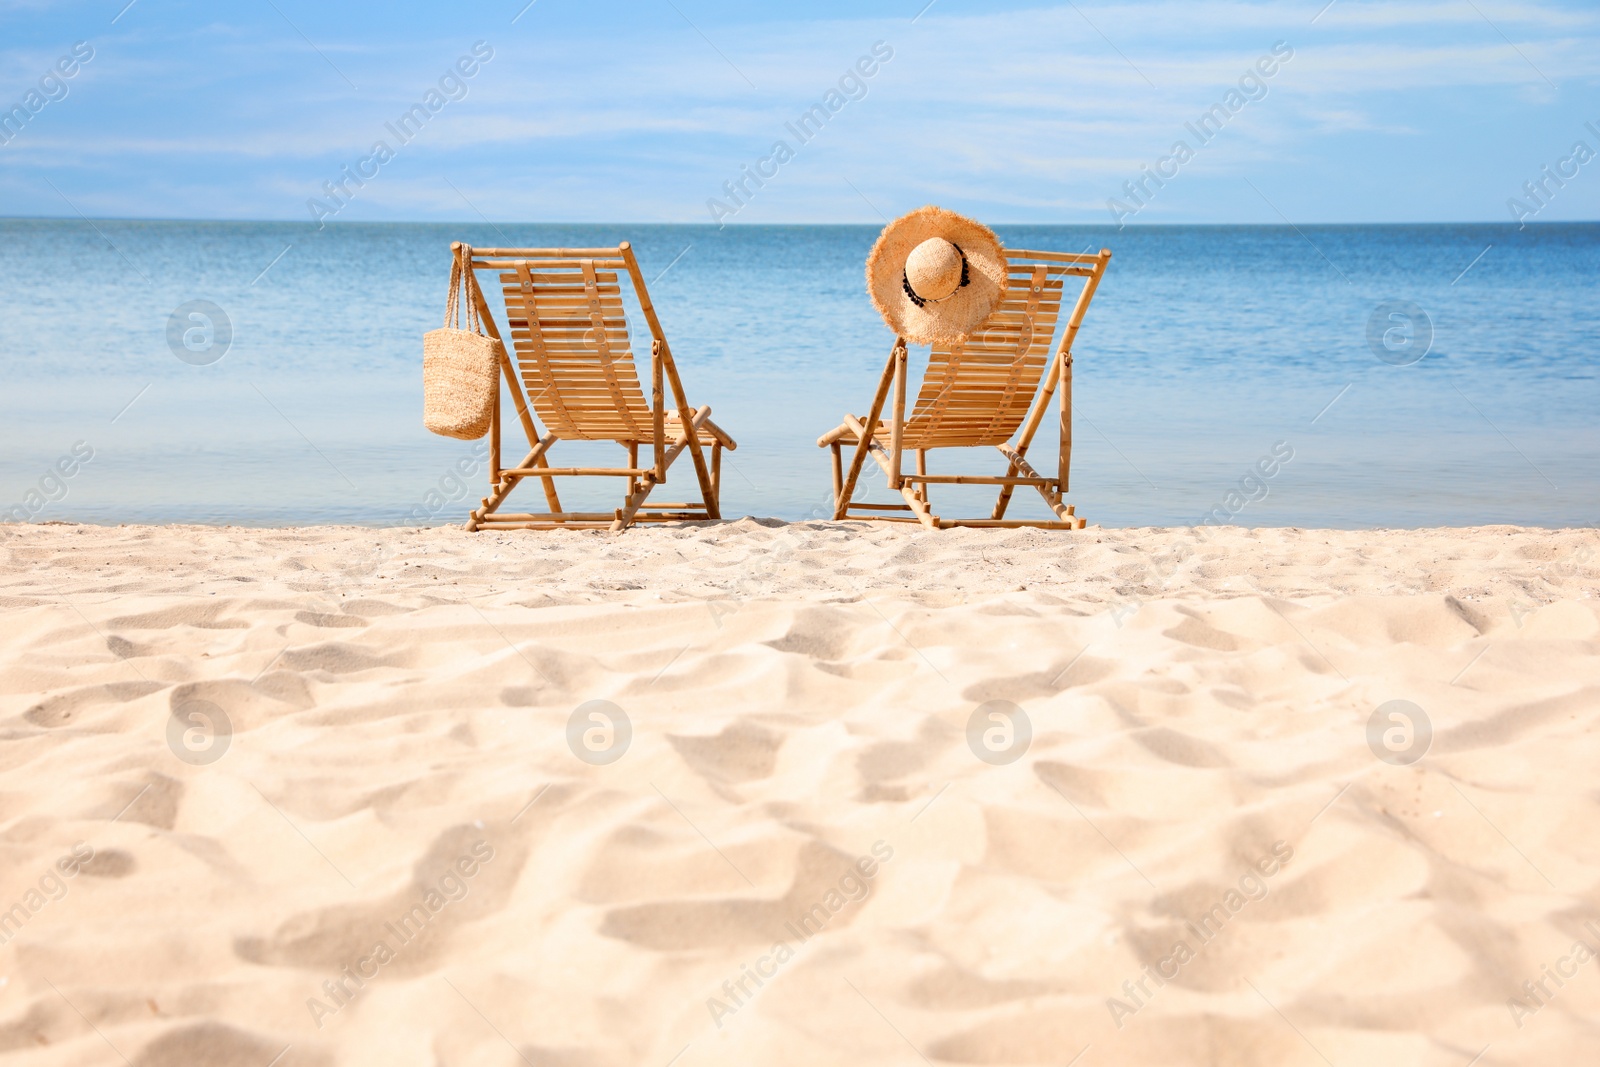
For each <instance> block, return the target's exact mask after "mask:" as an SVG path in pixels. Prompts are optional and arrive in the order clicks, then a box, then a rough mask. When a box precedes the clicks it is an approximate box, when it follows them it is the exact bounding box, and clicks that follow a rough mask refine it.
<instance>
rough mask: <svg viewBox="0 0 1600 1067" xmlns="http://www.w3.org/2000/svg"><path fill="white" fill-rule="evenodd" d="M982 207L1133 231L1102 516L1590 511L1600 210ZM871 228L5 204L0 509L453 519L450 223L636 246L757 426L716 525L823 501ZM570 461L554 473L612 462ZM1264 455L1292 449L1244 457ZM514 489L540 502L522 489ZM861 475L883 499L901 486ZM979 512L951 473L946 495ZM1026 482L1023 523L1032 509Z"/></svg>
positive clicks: (1099, 403)
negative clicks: (1263, 216)
mask: <svg viewBox="0 0 1600 1067" xmlns="http://www.w3.org/2000/svg"><path fill="white" fill-rule="evenodd" d="M997 229H998V230H999V232H1000V233H1001V235H1002V237H1003V238H1004V239H1005V241H1006V242H1007V243H1008V244H1010V245H1012V246H1013V247H1035V248H1048V249H1057V250H1062V251H1071V252H1077V251H1084V250H1093V249H1098V248H1100V247H1102V246H1105V247H1108V248H1110V249H1112V251H1113V253H1114V258H1113V260H1112V263H1111V267H1110V270H1109V272H1108V274H1107V276H1106V280H1105V282H1104V284H1103V285H1102V287H1101V289H1100V294H1099V296H1098V297H1097V299H1096V300H1095V303H1094V306H1093V307H1092V309H1091V310H1090V312H1089V316H1088V319H1087V321H1086V323H1085V326H1084V329H1083V332H1082V334H1081V336H1080V339H1079V343H1078V345H1077V362H1076V368H1077V369H1076V394H1075V397H1076V404H1077V420H1076V425H1077V440H1076V449H1075V454H1074V467H1073V482H1072V493H1071V499H1073V500H1075V501H1076V503H1077V505H1078V512H1079V514H1081V515H1084V516H1086V517H1087V518H1088V519H1089V520H1090V521H1091V522H1099V523H1104V524H1106V525H1113V526H1129V525H1146V524H1155V525H1173V524H1187V523H1192V522H1195V521H1197V520H1199V519H1200V518H1201V517H1202V516H1203V515H1204V514H1206V513H1207V512H1208V511H1209V510H1210V509H1214V508H1222V509H1224V510H1225V512H1227V513H1229V514H1231V515H1233V521H1234V522H1237V523H1241V524H1246V525H1267V526H1288V525H1294V526H1330V527H1360V526H1374V525H1384V526H1430V525H1468V524H1478V523H1519V524H1529V525H1543V526H1566V525H1578V524H1591V523H1595V522H1596V521H1600V419H1597V418H1596V411H1597V409H1600V380H1597V368H1600V355H1597V348H1600V299H1597V297H1596V282H1597V280H1600V225H1540V226H1529V227H1528V228H1527V229H1526V230H1522V231H1519V230H1517V229H1516V228H1515V227H1514V226H1510V225H1504V226H1501V225H1458V226H1449V225H1444V226H1306V227H1302V228H1300V229H1295V228H1293V227H1159V228H1158V227H1148V228H1146V227H1140V228H1130V229H1127V230H1125V231H1123V232H1121V233H1117V232H1115V231H1113V230H1111V229H1109V228H1105V227H1073V226H1066V227H1025V226H1000V227H997ZM875 236H876V227H854V226H792V227H782V226H774V227H768V226H729V227H728V228H726V229H724V230H721V231H718V230H716V229H713V228H711V227H703V226H644V225H617V226H612V225H584V226H555V225H501V226H493V225H464V224H463V225H336V226H329V227H328V228H327V229H326V230H324V231H321V232H317V231H314V230H312V229H310V228H309V227H307V226H305V225H301V224H293V223H282V224H279V223H194V222H128V221H121V222H116V221H95V222H93V223H90V222H85V221H83V220H66V221H53V220H17V221H0V367H3V369H4V380H5V388H4V390H3V393H0V510H5V511H7V512H8V513H9V514H10V515H11V517H13V518H16V517H21V516H24V515H26V516H27V517H30V518H32V519H33V520H34V521H47V520H51V519H66V520H77V521H86V522H96V523H117V522H204V523H233V524H246V525H287V524H305V523H363V524H371V525H397V524H402V523H406V522H415V521H426V522H445V521H459V520H460V519H461V518H462V517H463V516H464V515H465V513H466V511H467V509H468V507H469V506H470V502H475V501H476V499H477V498H478V497H479V496H481V495H483V494H484V493H485V491H486V489H485V482H486V475H484V474H483V473H482V471H481V468H480V471H479V473H478V474H477V475H476V476H474V477H473V478H471V479H470V482H471V484H470V486H462V485H460V484H458V483H457V481H456V480H455V477H454V475H453V473H452V472H453V471H454V470H455V469H456V468H457V466H458V465H459V464H462V463H465V465H466V466H469V467H470V466H472V465H474V463H475V459H474V452H473V446H472V445H471V444H468V443H463V442H457V441H450V440H447V439H444V438H438V437H433V436H430V435H429V434H428V433H427V432H426V431H424V430H423V428H422V422H421V400H422V386H421V358H422V357H421V337H422V334H423V332H424V331H425V330H429V329H432V328H434V327H436V326H438V325H439V324H440V321H441V319H442V316H443V308H444V299H445V291H446V288H447V278H448V269H449V261H450V253H449V246H450V242H451V241H452V240H466V241H470V242H472V243H474V244H477V245H480V246H489V245H499V246H513V245H522V246H548V245H567V246H572V245H590V246H593V245H601V244H615V243H616V242H617V241H619V240H623V239H628V240H631V241H632V242H633V243H634V246H635V248H636V249H637V251H638V254H639V258H640V259H641V261H642V263H643V266H644V270H645V274H646V277H647V278H656V279H657V280H656V281H655V282H654V284H653V285H652V287H651V292H652V295H653V297H654V299H655V302H656V305H657V307H658V308H659V311H660V315H661V319H662V321H663V323H664V325H665V327H666V330H667V332H668V336H669V337H670V339H671V340H672V343H673V348H674V352H675V354H676V356H677V359H678V362H679V366H680V369H681V371H682V374H683V377H684V380H685V383H686V385H687V387H688V390H689V392H690V400H691V402H692V403H695V404H710V405H711V406H712V409H713V417H714V418H715V419H716V420H717V421H718V422H719V423H720V424H721V425H723V426H724V427H725V428H726V429H727V430H728V431H729V432H730V433H732V434H733V435H734V436H735V437H736V438H737V439H738V440H739V446H740V447H739V449H738V451H737V452H736V453H734V454H733V455H732V456H731V457H730V460H729V463H728V466H727V469H726V470H725V474H724V494H723V495H724V501H723V508H724V513H725V514H726V515H729V516H739V515H747V514H748V515H757V516H776V517H780V518H786V519H795V518H803V517H807V516H810V515H813V514H817V513H820V511H821V509H823V508H824V506H825V502H826V497H827V493H828V488H829V473H828V470H829V465H828V459H827V453H826V452H825V451H823V450H821V449H818V448H817V447H816V445H815V438H816V436H817V435H818V434H820V433H822V432H823V431H825V430H827V429H829V428H830V427H832V426H833V425H835V424H836V423H837V422H838V420H839V418H840V416H841V414H842V413H843V412H845V411H847V410H848V411H854V412H856V413H863V412H864V411H865V409H866V407H867V405H868V404H869V402H870V399H871V392H872V389H873V387H874V385H875V383H876V381H877V376H878V374H879V372H880V370H881V368H882V366H883V360H884V357H885V355H886V354H887V351H888V347H889V344H890V341H891V337H890V334H889V332H888V330H887V328H886V327H885V326H884V325H883V323H882V322H881V321H880V320H879V319H878V317H877V316H876V314H875V313H874V312H873V310H872V308H871V307H870V305H869V304H868V302H867V298H866V295H865V292H864V283H863V280H862V264H863V261H864V259H865V256H866V253H867V250H868V248H869V247H870V246H871V244H872V241H873V239H874V237H875ZM192 301H209V302H210V303H211V304H214V305H216V306H217V307H219V308H221V309H222V311H223V313H224V316H225V320H226V329H224V328H223V323H222V322H221V320H218V329H217V330H216V331H214V332H213V333H212V334H211V335H210V336H209V338H208V337H207V336H205V335H204V334H191V335H190V337H189V342H190V344H191V345H192V346H194V347H196V348H202V349H204V350H203V351H198V352H197V351H191V349H190V348H186V347H185V346H184V344H183V343H182V337H181V335H182V332H183V329H184V328H187V327H188V326H189V322H188V320H187V318H186V313H185V315H184V316H180V319H179V320H178V321H179V324H180V325H179V328H178V329H177V330H174V331H170V332H171V333H172V335H173V337H174V338H175V339H176V343H169V327H170V325H171V323H172V322H173V321H174V313H175V312H177V311H179V310H180V309H182V308H184V307H185V305H188V304H190V302H192ZM213 318H214V319H215V318H216V316H213ZM640 326H642V324H638V325H636V326H635V333H636V336H637V334H638V331H639V328H640ZM229 332H231V337H229V336H227V334H228V333H229ZM208 341H209V344H210V346H211V347H210V348H205V345H206V344H207V343H208ZM224 342H226V345H225V351H224ZM644 348H645V350H646V351H647V350H648V345H645V346H644ZM176 353H182V354H183V356H184V357H185V358H179V355H178V354H176ZM219 354H220V358H216V357H217V356H218V355H219ZM561 448H562V449H563V450H564V454H565V455H566V456H567V459H566V460H562V459H560V458H559V457H560V456H561V455H562V454H563V452H562V451H561V450H558V452H557V453H556V457H557V458H556V462H557V463H558V464H561V465H566V464H567V463H587V462H590V461H593V460H599V461H605V462H611V461H615V460H616V459H620V457H621V453H620V450H614V446H608V445H607V446H602V445H596V444H583V445H570V446H561ZM1275 449H1276V450H1277V451H1278V454H1279V455H1284V454H1288V453H1292V458H1290V459H1289V460H1288V461H1287V462H1285V463H1280V464H1269V467H1271V468H1273V469H1275V470H1276V473H1275V474H1274V475H1273V476H1272V477H1271V478H1264V479H1260V480H1259V481H1257V480H1254V479H1252V478H1250V474H1251V471H1252V470H1253V469H1254V468H1255V467H1256V464H1257V462H1258V460H1260V459H1261V458H1262V457H1264V456H1267V455H1269V454H1270V453H1272V452H1273V451H1274V450H1275ZM75 450H76V455H75ZM506 450H507V452H508V453H515V455H516V456H520V455H521V453H522V451H523V450H522V448H520V447H519V446H518V445H517V443H515V442H508V446H507V449H506ZM613 451H615V454H614V455H613V454H612V453H613ZM1041 451H1042V452H1045V453H1048V452H1049V451H1050V449H1049V447H1048V445H1047V446H1046V447H1045V448H1044V449H1042V450H1041ZM86 455H88V456H90V457H91V458H88V459H87V460H84V459H83V458H82V457H84V456H86ZM997 458H998V457H997V456H994V455H989V456H978V455H963V454H959V453H943V454H936V455H935V470H945V471H951V472H963V471H964V472H970V473H998V472H999V471H998V468H997V466H996V464H995V459H997ZM58 467H59V468H61V469H65V470H69V471H71V472H72V473H71V474H70V476H69V475H64V474H59V473H54V474H53V473H51V472H53V471H56V470H57V469H58ZM869 467H870V464H869ZM682 469H683V470H684V474H683V475H682V476H681V477H683V478H685V479H686V480H687V481H688V482H689V484H690V485H692V484H693V480H692V475H691V474H689V472H688V467H687V460H685V461H684V462H683V468H682ZM674 481H676V479H674ZM1241 483H1243V484H1242V486H1241ZM942 488H943V487H941V489H942ZM618 491H619V487H618V485H617V483H616V482H614V481H608V482H607V483H605V485H604V486H603V487H596V488H595V489H594V490H592V491H590V490H579V489H578V488H577V487H571V488H565V489H564V492H563V496H564V503H565V504H567V505H568V506H569V507H574V508H578V507H584V508H587V507H590V506H594V507H607V508H609V507H611V506H613V505H614V503H615V502H616V501H615V500H614V499H613V494H614V493H616V492H618ZM521 492H523V493H527V494H529V495H528V497H527V503H529V504H530V505H533V506H538V505H539V504H540V495H539V493H538V492H537V487H536V486H525V487H524V488H523V489H522V490H521ZM873 493H874V495H875V496H876V497H877V498H879V499H885V500H887V499H890V496H889V494H888V492H887V490H885V489H884V488H883V486H882V484H881V480H880V481H879V482H878V483H877V484H876V485H874V487H873ZM668 495H669V499H680V498H679V497H675V496H671V495H670V491H668ZM446 497H454V498H455V499H454V500H449V501H446V500H445V499H444V498H446ZM512 500H513V502H516V500H517V497H513V498H512ZM990 500H991V498H990V494H989V493H988V492H987V491H982V490H977V489H971V490H968V489H960V490H956V489H943V491H942V492H936V494H935V501H936V503H937V504H940V505H942V506H943V507H944V509H945V510H947V511H951V512H958V511H960V510H961V508H962V506H963V505H965V507H966V509H967V511H968V513H971V514H975V513H987V511H988V508H989V506H990ZM1017 500H1018V501H1019V504H1020V508H1019V509H1016V510H1014V512H1013V514H1015V515H1018V516H1030V515H1043V514H1044V511H1043V508H1042V505H1041V504H1040V503H1039V502H1038V501H1037V500H1027V499H1025V498H1024V497H1023V496H1022V494H1020V493H1019V494H1018V497H1017ZM15 509H20V510H15ZM418 509H420V511H419V510H418Z"/></svg>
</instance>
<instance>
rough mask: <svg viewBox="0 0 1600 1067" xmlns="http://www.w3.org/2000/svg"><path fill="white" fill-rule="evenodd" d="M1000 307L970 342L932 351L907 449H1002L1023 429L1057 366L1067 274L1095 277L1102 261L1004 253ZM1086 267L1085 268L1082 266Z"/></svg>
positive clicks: (1013, 251)
mask: <svg viewBox="0 0 1600 1067" xmlns="http://www.w3.org/2000/svg"><path fill="white" fill-rule="evenodd" d="M1006 260H1007V263H1008V264H1009V267H1010V269H1009V272H1008V273H1009V276H1008V279H1007V282H1008V284H1007V286H1006V291H1005V295H1004V296H1003V297H1002V298H1001V302H1000V306H999V307H997V308H995V310H994V311H993V312H992V313H991V314H990V315H989V317H988V318H987V319H985V320H984V322H983V324H982V325H980V326H979V327H978V328H977V329H975V330H973V331H972V333H971V334H970V335H968V338H967V340H966V342H965V343H962V344H951V345H934V346H933V351H932V353H931V355H930V356H929V359H928V369H927V372H926V373H925V374H924V375H923V378H922V388H921V389H920V390H919V391H918V393H917V400H916V405H915V406H914V407H913V408H912V411H911V414H910V417H909V418H908V419H907V421H906V427H905V431H904V437H903V442H904V447H906V448H910V449H918V448H954V447H964V446H972V445H998V444H1004V443H1005V442H1006V441H1009V440H1010V439H1011V435H1012V434H1014V433H1015V432H1016V431H1017V427H1018V426H1020V425H1022V420H1023V419H1024V418H1026V417H1027V414H1028V409H1029V408H1030V407H1031V406H1032V405H1033V400H1034V397H1035V396H1036V395H1037V393H1038V391H1039V381H1040V379H1041V378H1042V377H1043V375H1044V369H1045V367H1046V366H1047V365H1048V364H1049V363H1050V362H1051V356H1052V350H1051V347H1050V342H1051V340H1052V339H1053V338H1054V336H1055V332H1056V324H1057V321H1058V320H1059V319H1060V317H1061V300H1062V294H1063V292H1064V290H1065V281H1066V278H1067V277H1068V276H1069V275H1076V276H1080V277H1089V276H1091V275H1093V274H1095V273H1097V272H1098V269H1100V268H1101V267H1102V266H1103V265H1102V264H1100V263H1099V260H1098V257H1095V256H1091V255H1082V256H1072V255H1064V254H1062V253H1048V252H1043V253H1042V252H1030V251H1028V250H1026V249H1012V248H1008V249H1006ZM1079 261H1081V262H1079Z"/></svg>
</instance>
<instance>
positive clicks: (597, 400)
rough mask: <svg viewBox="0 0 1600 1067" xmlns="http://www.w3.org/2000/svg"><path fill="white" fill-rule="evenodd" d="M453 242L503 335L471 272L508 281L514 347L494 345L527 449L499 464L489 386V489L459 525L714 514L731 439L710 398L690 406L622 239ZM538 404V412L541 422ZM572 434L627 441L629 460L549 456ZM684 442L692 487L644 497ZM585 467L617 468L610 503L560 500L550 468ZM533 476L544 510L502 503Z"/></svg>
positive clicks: (490, 324) (594, 470)
mask: <svg viewBox="0 0 1600 1067" xmlns="http://www.w3.org/2000/svg"><path fill="white" fill-rule="evenodd" d="M451 247H452V250H453V251H454V254H455V255H456V256H457V257H459V259H460V262H461V264H462V266H463V267H464V268H465V270H466V272H467V273H468V274H469V275H470V280H471V281H472V284H471V285H469V286H468V289H469V291H470V293H471V296H472V299H473V300H474V301H475V302H476V305H477V310H478V315H479V317H480V318H481V319H482V320H483V323H484V326H485V328H486V329H487V330H488V331H489V335H490V336H491V337H493V338H495V339H496V340H502V341H503V339H502V338H501V336H500V332H499V329H498V327H497V326H496V325H495V321H494V317H493V316H492V315H491V314H490V311H489V306H488V303H487V302H486V301H485V300H484V296H483V291H482V290H481V289H480V288H479V287H478V285H477V284H476V278H477V275H476V272H477V271H480V270H487V271H494V272H496V274H497V276H498V280H499V282H500V285H501V288H502V291H503V292H504V293H505V305H506V328H507V329H506V332H507V334H508V335H509V337H510V340H511V345H510V346H509V347H510V349H511V352H510V353H508V352H507V351H506V348H505V346H504V345H502V347H501V349H500V376H501V378H502V379H503V380H504V381H505V384H506V385H507V386H508V387H509V391H510V393H511V399H512V402H513V404H514V405H515V408H516V418H517V420H518V421H519V422H520V423H521V425H522V432H523V433H524V435H526V437H527V439H528V446H529V448H530V449H531V450H532V451H530V452H529V453H528V454H527V455H526V456H525V457H523V459H522V461H521V462H519V463H518V464H517V465H516V466H514V467H503V466H502V465H501V462H500V436H501V424H502V421H503V420H502V419H501V413H500V391H499V390H498V389H497V390H496V393H495V406H494V410H493V416H492V421H491V424H490V432H489V434H490V435H489V486H490V494H489V496H487V497H484V498H483V502H482V505H481V506H480V507H478V508H476V509H474V510H473V512H472V515H471V517H470V518H469V519H468V520H467V529H469V530H509V529H586V528H587V529H596V528H601V529H610V530H623V529H626V528H627V527H628V526H629V525H631V524H633V523H635V522H667V521H692V520H697V519H698V520H703V519H719V518H721V517H722V513H721V510H720V503H719V500H720V495H721V487H722V450H723V449H724V448H727V449H733V448H736V447H738V446H737V445H736V444H735V443H734V440H733V438H731V437H729V436H728V435H727V434H726V433H725V432H723V430H722V429H721V427H719V426H717V425H716V424H715V423H713V422H712V421H711V409H710V408H709V407H698V408H693V407H690V406H689V400H688V396H687V394H686V393H685V392H684V388H683V382H682V380H680V378H679V377H678V368H677V365H676V364H675V363H674V362H673V359H672V349H671V347H670V346H669V345H668V344H667V338H666V334H665V333H664V332H663V331H662V329H661V322H660V320H659V319H658V318H657V317H656V310H655V307H654V305H652V304H651V302H650V294H649V292H648V291H647V290H646V288H645V284H644V276H643V275H642V274H641V273H640V272H639V263H638V260H637V259H635V258H634V254H633V248H632V247H631V246H630V245H629V244H628V242H626V241H624V242H623V243H622V244H620V245H618V246H617V247H616V248H478V249H474V248H472V247H470V246H468V245H463V244H456V245H453V246H451ZM624 277H626V278H627V279H628V281H629V282H630V283H631V284H632V286H633V291H634V295H635V296H636V297H637V298H638V301H639V306H640V309H641V310H642V311H643V312H644V318H645V322H646V324H647V325H648V327H649V330H650V338H651V340H650V369H649V373H650V396H649V398H648V399H647V398H646V397H645V394H644V391H643V390H642V389H641V387H640V384H639V372H638V369H637V367H636V365H635V363H634V359H633V353H632V351H631V350H630V348H629V334H628V321H627V315H626V312H625V310H624V308H623V305H622V284H623V278H624ZM668 389H670V390H671V394H672V395H671V399H670V400H669V399H668V397H667V390H668ZM530 405H531V408H532V410H531V411H530V410H529V408H530ZM535 414H537V416H538V418H539V419H542V420H543V421H544V424H545V430H544V431H543V432H542V433H541V432H540V430H539V426H538V423H537V422H536V421H535V418H534V416H535ZM571 440H583V441H614V442H616V443H617V444H619V445H621V446H622V447H623V448H624V449H626V450H627V465H626V466H621V467H552V466H551V465H550V462H549V453H550V450H551V448H552V446H554V445H555V443H556V442H557V441H571ZM641 449H643V450H644V454H645V464H644V465H643V466H641V465H640V450H641ZM686 451H687V452H688V453H689V456H690V459H691V461H692V462H693V465H694V477H695V480H696V482H697V483H698V487H699V497H700V499H699V500H689V501H687V502H682V501H680V502H677V503H662V502H655V501H651V500H650V499H649V497H650V494H651V491H652V490H654V489H655V487H656V486H658V485H661V484H663V483H664V482H666V480H667V471H668V469H669V468H670V467H671V466H672V464H673V462H674V461H676V460H677V459H678V457H679V456H681V455H682V454H683V453H684V452H686ZM708 452H709V457H708V455H707V453H708ZM586 476H587V477H600V478H622V479H625V482H624V484H625V486H626V489H625V492H624V494H623V502H622V505H621V506H620V507H618V508H616V509H615V510H613V511H600V512H581V511H563V510H562V507H561V498H560V495H559V494H558V493H557V491H556V479H557V478H571V477H586ZM530 478H532V479H536V480H538V481H539V482H541V483H542V484H543V488H544V497H545V502H546V504H547V505H548V506H549V509H550V510H549V511H546V512H529V513H510V512H505V511H502V510H501V505H502V504H504V503H505V500H506V497H508V496H509V495H510V494H511V492H512V490H514V489H515V488H516V487H517V486H518V485H519V484H520V483H522V482H523V481H526V480H527V479H530ZM690 495H692V494H690Z"/></svg>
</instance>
